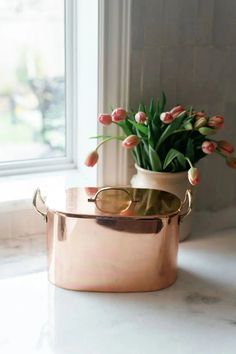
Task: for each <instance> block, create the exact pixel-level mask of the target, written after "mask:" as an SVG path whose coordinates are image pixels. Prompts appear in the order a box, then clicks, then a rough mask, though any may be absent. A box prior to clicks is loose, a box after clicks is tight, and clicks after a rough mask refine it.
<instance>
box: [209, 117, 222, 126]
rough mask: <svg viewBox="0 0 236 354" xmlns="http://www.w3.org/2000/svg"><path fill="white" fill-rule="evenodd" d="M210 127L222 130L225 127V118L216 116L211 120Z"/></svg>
mask: <svg viewBox="0 0 236 354" xmlns="http://www.w3.org/2000/svg"><path fill="white" fill-rule="evenodd" d="M208 126H209V127H213V128H222V127H223V126H224V117H222V116H214V117H211V118H209V120H208Z"/></svg>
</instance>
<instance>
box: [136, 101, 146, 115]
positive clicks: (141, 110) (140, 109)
mask: <svg viewBox="0 0 236 354" xmlns="http://www.w3.org/2000/svg"><path fill="white" fill-rule="evenodd" d="M138 110H139V112H144V113H146V114H147V108H146V106H145V104H143V103H140V105H139V107H138Z"/></svg>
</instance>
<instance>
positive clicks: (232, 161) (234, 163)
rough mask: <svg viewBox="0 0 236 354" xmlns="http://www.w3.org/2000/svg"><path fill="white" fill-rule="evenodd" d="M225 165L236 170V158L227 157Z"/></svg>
mask: <svg viewBox="0 0 236 354" xmlns="http://www.w3.org/2000/svg"><path fill="white" fill-rule="evenodd" d="M226 163H227V165H228V166H229V167H231V168H234V169H235V170H236V157H234V156H228V157H227V160H226Z"/></svg>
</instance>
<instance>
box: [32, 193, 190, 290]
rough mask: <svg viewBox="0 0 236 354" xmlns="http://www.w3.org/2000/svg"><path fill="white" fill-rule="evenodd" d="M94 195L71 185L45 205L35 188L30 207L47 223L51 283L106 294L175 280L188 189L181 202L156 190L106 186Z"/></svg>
mask: <svg viewBox="0 0 236 354" xmlns="http://www.w3.org/2000/svg"><path fill="white" fill-rule="evenodd" d="M89 192H91V188H90V189H89ZM92 193H93V194H94V193H95V194H94V195H93V196H92V197H89V198H88V188H87V189H86V188H85V189H76V188H74V189H69V190H66V191H65V193H63V194H62V196H61V198H59V195H56V196H55V197H53V198H52V202H50V201H48V200H47V204H46V203H45V200H44V199H43V198H42V196H41V193H40V191H39V190H37V191H36V193H35V195H34V198H33V205H34V206H35V209H36V210H37V211H38V212H39V213H40V214H41V215H42V216H43V217H44V218H45V220H46V222H47V244H48V247H47V249H48V274H49V281H50V282H51V283H53V284H55V285H57V286H59V287H62V288H65V289H71V290H81V291H106V292H134V291H154V290H160V289H163V288H166V287H168V286H170V285H171V284H173V283H174V281H175V280H176V277H177V253H178V244H179V224H180V222H181V221H182V220H183V218H184V217H185V216H186V215H188V214H189V213H190V212H191V208H192V205H191V192H190V191H187V192H186V196H185V199H184V201H183V202H181V201H180V199H179V198H177V197H176V196H174V195H173V194H170V193H167V192H163V191H157V190H146V189H130V188H126V189H124V188H120V187H119V188H114V187H105V188H101V189H96V190H95V191H94V188H93V189H92ZM37 199H39V201H41V202H42V203H43V204H44V206H46V211H42V209H40V208H39V207H38V205H37ZM187 202H188V208H187V210H186V211H185V212H183V209H184V208H185V207H186V203H187Z"/></svg>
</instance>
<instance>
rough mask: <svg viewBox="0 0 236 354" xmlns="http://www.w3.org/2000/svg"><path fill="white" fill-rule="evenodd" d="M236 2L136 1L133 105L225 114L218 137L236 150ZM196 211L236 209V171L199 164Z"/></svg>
mask: <svg viewBox="0 0 236 354" xmlns="http://www.w3.org/2000/svg"><path fill="white" fill-rule="evenodd" d="M235 24H236V1H235V0H224V1H222V0H207V1H206V0H135V1H133V9H132V31H131V34H132V35H131V42H132V48H131V77H130V78H131V82H130V103H131V107H132V108H136V107H137V105H138V103H139V102H140V101H141V100H143V101H146V102H149V100H150V98H151V97H155V98H156V97H158V95H159V94H160V92H161V91H162V90H163V91H165V93H166V94H167V97H168V106H169V107H171V106H172V105H174V104H176V103H182V104H184V105H185V104H186V105H194V107H195V108H196V109H199V110H200V109H204V110H206V111H207V112H209V114H222V115H224V117H225V121H226V123H225V128H224V129H223V130H222V133H221V134H219V139H220V138H222V137H224V138H225V139H228V140H230V141H231V142H232V143H234V145H235V147H236V79H235V78H236V30H235V28H236V27H235ZM200 168H201V175H202V181H201V184H200V186H199V192H198V200H197V208H198V209H200V210H205V209H207V210H215V209H220V208H225V207H228V206H231V205H236V171H235V170H231V169H229V168H227V167H226V165H225V163H224V161H223V160H222V159H221V158H220V157H217V156H216V157H212V158H207V159H205V160H203V161H202V162H201V164H200Z"/></svg>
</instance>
